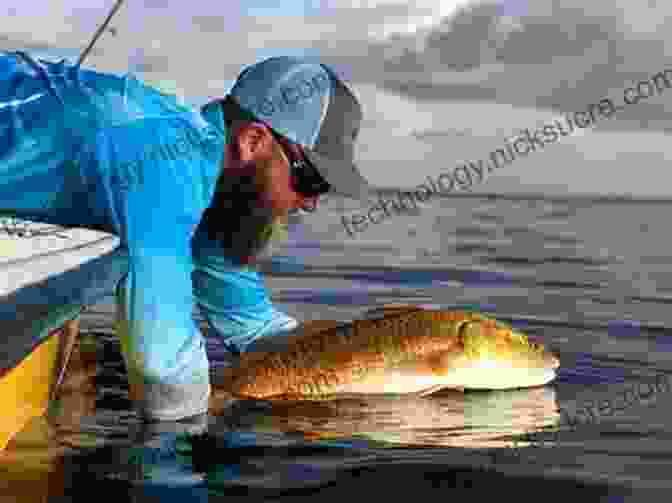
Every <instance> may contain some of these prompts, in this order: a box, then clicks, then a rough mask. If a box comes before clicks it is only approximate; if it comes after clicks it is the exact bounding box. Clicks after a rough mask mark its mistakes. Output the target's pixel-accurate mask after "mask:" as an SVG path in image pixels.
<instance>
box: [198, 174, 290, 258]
mask: <svg viewBox="0 0 672 503" xmlns="http://www.w3.org/2000/svg"><path fill="white" fill-rule="evenodd" d="M273 213H274V212H273V209H272V208H271V207H269V205H268V204H266V203H264V202H263V201H262V198H261V193H260V191H259V189H258V187H257V184H256V181H255V176H253V175H243V176H226V175H222V176H221V177H220V180H218V182H217V191H216V194H215V197H214V198H213V202H212V204H211V205H210V207H209V208H208V209H207V210H206V211H205V213H204V215H203V219H204V224H205V226H206V227H205V228H206V230H207V232H208V235H209V237H210V239H215V240H217V241H219V243H220V244H221V246H222V247H223V248H224V250H225V253H226V256H227V257H228V258H230V259H231V260H233V261H234V262H236V263H238V264H240V265H244V264H250V263H251V262H254V260H255V259H256V258H258V256H259V255H260V254H261V253H262V252H264V251H265V250H266V249H267V248H268V244H269V243H270V241H271V239H272V238H274V237H277V236H278V235H279V234H282V233H283V230H284V227H283V226H282V224H281V223H279V221H278V220H279V219H278V218H274V216H273ZM285 233H286V230H285Z"/></svg>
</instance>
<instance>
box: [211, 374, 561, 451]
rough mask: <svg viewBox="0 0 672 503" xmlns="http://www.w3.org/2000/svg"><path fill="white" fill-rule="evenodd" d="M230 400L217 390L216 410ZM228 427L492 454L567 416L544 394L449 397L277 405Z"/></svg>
mask: <svg viewBox="0 0 672 503" xmlns="http://www.w3.org/2000/svg"><path fill="white" fill-rule="evenodd" d="M227 399H228V398H227V397H226V393H225V392H223V391H222V390H219V391H218V390H215V399H214V408H215V409H216V408H218V405H217V404H218V401H223V402H225V401H226V400H227ZM219 410H220V411H222V410H223V408H222V407H219ZM238 410H240V409H238ZM220 413H223V414H225V415H226V413H225V412H220ZM228 419H229V420H234V421H237V423H236V427H238V428H240V427H242V428H246V429H249V430H253V431H255V432H261V431H268V432H284V433H299V434H301V435H303V436H304V438H308V439H365V440H370V441H373V442H375V443H379V442H383V443H390V444H404V445H421V444H422V445H434V446H443V447H470V448H471V447H474V448H492V447H511V446H513V444H514V442H515V439H516V438H517V437H518V436H520V435H523V434H525V433H528V432H533V431H538V430H540V429H542V428H545V427H549V426H556V425H558V424H559V420H560V415H559V413H558V406H557V403H556V398H555V391H554V390H553V388H551V387H543V388H529V389H521V390H512V391H494V392H467V393H461V392H456V391H442V392H439V393H436V394H434V395H432V396H430V397H424V398H422V397H418V396H395V395H378V396H371V395H368V396H352V397H347V398H344V399H338V400H333V401H325V402H285V403H283V402H274V403H269V404H268V408H265V409H263V410H261V411H252V412H248V413H245V412H243V413H238V414H235V418H234V417H233V415H231V414H228ZM516 445H518V446H524V445H526V444H524V443H520V442H517V443H516Z"/></svg>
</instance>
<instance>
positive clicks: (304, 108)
mask: <svg viewBox="0 0 672 503" xmlns="http://www.w3.org/2000/svg"><path fill="white" fill-rule="evenodd" d="M227 100H228V101H229V102H230V101H233V102H234V103H235V104H236V105H237V106H238V107H239V108H241V109H242V111H243V112H246V113H247V114H249V116H250V118H251V119H256V120H259V121H261V122H263V123H265V124H267V125H268V126H270V127H271V128H272V129H273V130H274V131H275V132H276V133H278V134H280V135H282V136H283V137H285V138H287V139H288V140H289V141H291V142H293V143H296V144H298V145H300V146H301V147H302V148H303V151H304V153H305V155H306V157H307V158H308V160H309V161H310V162H311V163H312V164H313V165H314V166H315V168H316V169H317V170H318V172H319V173H320V175H321V176H322V177H323V178H324V179H325V180H326V181H327V182H328V183H329V184H330V185H331V187H332V192H333V193H336V194H341V195H344V196H347V197H351V198H354V199H359V200H363V201H366V200H368V198H369V197H370V196H371V193H372V188H371V186H370V185H369V184H368V182H367V181H366V180H365V179H364V177H363V176H362V175H361V174H360V172H359V170H358V169H357V166H356V165H355V162H354V145H355V141H356V139H357V136H358V134H359V128H360V125H361V122H362V115H363V114H362V107H361V104H360V103H359V101H358V100H357V98H356V97H355V95H354V94H353V93H352V91H351V90H350V89H349V88H348V86H347V85H346V84H345V83H344V82H343V81H342V80H341V79H340V78H338V76H337V75H336V74H335V72H334V71H333V70H332V69H330V68H329V67H327V66H326V65H323V64H318V63H315V62H311V61H307V60H304V59H300V58H296V57H289V56H279V57H273V58H269V59H266V60H264V61H261V62H259V63H256V64H254V65H251V66H249V67H247V68H245V69H244V70H243V71H242V72H241V73H240V75H239V76H238V79H237V80H236V82H235V84H234V85H233V87H232V88H231V91H230V92H229V95H228V96H227V97H226V100H225V102H226V101H227Z"/></svg>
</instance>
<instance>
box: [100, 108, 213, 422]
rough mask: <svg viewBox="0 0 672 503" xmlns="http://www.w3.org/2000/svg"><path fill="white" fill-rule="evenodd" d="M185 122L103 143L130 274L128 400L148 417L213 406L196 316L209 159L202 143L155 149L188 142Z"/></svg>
mask: <svg viewBox="0 0 672 503" xmlns="http://www.w3.org/2000/svg"><path fill="white" fill-rule="evenodd" d="M183 128H184V126H183V125H182V126H181V125H180V120H179V119H170V118H167V119H160V120H159V119H146V120H144V121H139V122H136V123H134V124H132V125H127V126H124V127H119V128H112V129H109V130H106V131H104V132H103V133H101V135H99V137H98V140H97V145H96V154H97V156H96V158H97V159H98V162H99V164H100V165H99V166H98V168H97V171H98V172H99V173H100V176H101V177H102V178H103V180H104V183H103V185H104V186H105V188H106V191H107V192H106V196H105V198H106V199H108V200H109V201H110V215H111V217H110V218H111V220H112V222H113V226H114V227H115V230H116V231H117V233H118V234H119V237H120V238H121V240H122V244H123V245H124V246H126V247H127V248H128V254H129V270H128V274H127V276H126V277H125V278H124V280H123V281H122V282H121V283H120V285H119V287H118V288H117V292H116V298H117V306H118V310H117V312H118V320H117V323H118V325H117V329H118V333H119V335H120V339H121V343H122V352H123V355H124V359H125V361H126V366H127V369H128V374H129V383H130V388H131V398H132V399H133V400H134V402H135V406H136V407H137V408H138V409H139V412H140V413H141V415H142V416H143V417H144V418H146V419H150V420H178V419H181V418H184V417H187V416H191V415H195V414H200V413H203V412H206V411H207V406H208V397H209V391H210V385H209V378H208V360H207V355H206V353H205V347H204V344H203V340H202V337H201V334H200V332H199V330H198V328H197V326H196V324H195V321H194V319H193V316H192V313H193V305H194V301H193V293H192V284H191V274H192V271H193V263H192V253H191V243H190V241H191V236H192V232H193V229H194V228H195V225H196V223H197V222H198V221H199V219H200V217H201V215H202V212H203V206H204V205H205V204H206V202H207V201H206V200H205V199H200V198H199V197H198V194H201V193H202V190H201V187H199V186H198V183H199V180H200V179H201V177H199V174H200V172H201V170H203V169H205V168H207V167H208V166H209V164H208V166H202V165H201V163H207V162H208V161H207V160H205V159H203V158H201V157H199V156H198V154H197V152H198V150H197V147H195V146H194V147H193V150H192V154H193V155H189V151H188V149H186V148H185V149H182V150H180V151H178V152H173V151H171V154H172V153H174V154H175V155H170V156H167V155H153V154H152V152H154V151H157V150H159V147H157V146H161V145H172V144H175V143H176V142H177V141H178V139H180V138H188V136H185V135H183V132H184V131H183ZM147 152H149V154H147ZM183 153H184V155H182V154H183ZM178 154H180V155H178ZM129 166H131V167H132V169H130V168H129ZM120 175H121V176H120ZM121 182H124V183H121Z"/></svg>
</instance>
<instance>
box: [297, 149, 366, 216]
mask: <svg viewBox="0 0 672 503" xmlns="http://www.w3.org/2000/svg"><path fill="white" fill-rule="evenodd" d="M304 153H305V155H306V157H308V160H309V161H310V162H311V163H312V164H313V165H314V166H315V168H317V171H319V173H320V175H322V176H323V177H324V179H325V180H326V181H327V182H328V183H329V185H331V187H332V188H331V191H330V193H332V194H338V195H341V196H345V197H349V198H351V199H355V200H358V201H362V202H364V203H369V202H370V201H371V199H373V198H375V195H376V194H375V189H374V188H373V187H372V186H371V185H369V182H367V181H366V179H365V178H364V177H363V176H362V175H361V173H360V172H359V170H358V169H357V166H355V164H354V163H352V162H350V161H346V160H344V159H339V160H336V159H330V158H328V157H325V156H323V155H320V154H318V153H317V152H315V151H314V150H311V149H309V148H305V147H304Z"/></svg>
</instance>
